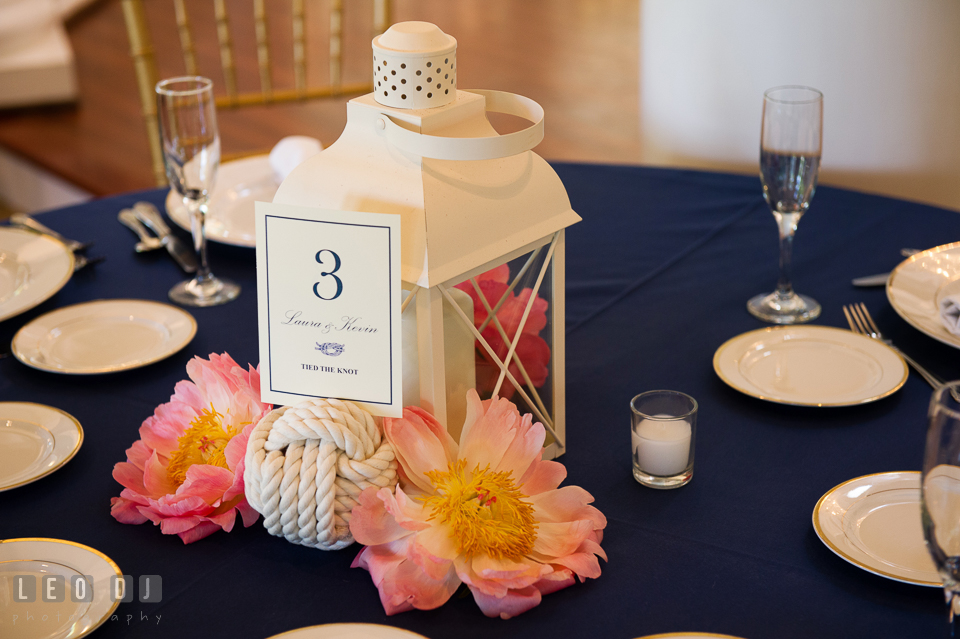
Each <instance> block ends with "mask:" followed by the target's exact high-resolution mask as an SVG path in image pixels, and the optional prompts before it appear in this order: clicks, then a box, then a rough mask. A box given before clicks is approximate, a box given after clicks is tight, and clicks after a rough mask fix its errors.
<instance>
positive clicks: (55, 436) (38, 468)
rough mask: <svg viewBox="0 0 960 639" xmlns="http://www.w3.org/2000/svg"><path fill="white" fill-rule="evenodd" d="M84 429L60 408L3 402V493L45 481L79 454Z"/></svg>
mask: <svg viewBox="0 0 960 639" xmlns="http://www.w3.org/2000/svg"><path fill="white" fill-rule="evenodd" d="M81 444H83V428H82V427H81V426H80V422H78V421H77V420H76V418H75V417H73V416H72V415H70V414H68V413H65V412H63V411H62V410H60V409H58V408H53V407H51V406H44V405H43V404H32V403H29V402H0V492H2V491H5V490H10V489H12V488H17V487H18V486H23V485H26V484H29V483H30V482H34V481H37V480H38V479H40V478H41V477H46V476H47V475H49V474H50V473H52V472H53V471H55V470H57V469H59V468H61V467H62V466H63V465H64V464H66V463H67V462H68V461H70V460H71V459H73V456H74V455H76V454H77V451H78V450H80V446H81Z"/></svg>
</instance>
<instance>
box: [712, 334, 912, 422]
mask: <svg viewBox="0 0 960 639" xmlns="http://www.w3.org/2000/svg"><path fill="white" fill-rule="evenodd" d="M713 369H714V370H715V371H716V373H717V375H719V376H720V379H722V380H723V381H724V382H725V383H726V384H728V385H729V386H731V387H733V388H735V389H736V390H738V391H740V392H741V393H745V394H747V395H750V396H751V397H756V398H758V399H763V400H766V401H770V402H776V403H778V404H791V405H795V406H852V405H855V404H863V403H866V402H872V401H875V400H878V399H880V398H881V397H886V396H887V395H890V394H891V393H893V392H895V391H896V390H897V389H899V388H900V387H901V386H903V384H904V382H906V381H907V365H906V363H905V362H904V361H903V358H902V357H900V355H898V354H897V353H896V352H895V351H894V350H893V349H891V348H890V347H889V346H887V345H886V344H884V343H883V342H880V341H878V340H874V339H871V338H869V337H865V336H863V335H857V334H856V333H853V332H851V331H846V330H842V329H839V328H832V327H829V326H773V327H770V328H761V329H758V330H755V331H750V332H748V333H743V334H742V335H737V336H736V337H734V338H732V339H729V340H727V341H726V342H725V343H724V344H723V345H722V346H720V348H718V349H717V352H716V353H715V354H714V356H713Z"/></svg>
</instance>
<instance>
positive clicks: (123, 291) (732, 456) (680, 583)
mask: <svg viewBox="0 0 960 639" xmlns="http://www.w3.org/2000/svg"><path fill="white" fill-rule="evenodd" d="M556 170H557V172H558V173H559V175H560V177H561V178H562V179H563V181H564V184H565V185H566V187H567V190H568V192H569V194H570V199H571V202H572V204H573V207H574V209H575V210H576V211H577V212H578V213H580V215H581V216H582V217H583V222H582V223H580V224H578V225H576V226H574V227H572V228H571V229H569V231H568V234H567V245H568V248H567V282H568V284H567V309H568V311H567V328H568V338H567V349H568V355H567V379H568V386H567V412H568V420H567V436H568V452H567V453H566V455H564V456H563V457H562V458H561V461H562V462H564V463H565V465H566V466H567V469H568V473H569V474H568V480H567V482H568V483H572V484H577V485H580V486H583V487H584V488H585V489H587V490H588V491H590V492H591V493H592V494H593V495H594V496H595V497H596V505H597V506H598V507H599V508H600V510H602V511H603V512H604V514H606V516H607V517H608V519H609V525H608V527H607V529H606V534H605V537H604V540H603V547H604V549H605V550H606V552H607V553H608V555H609V562H608V563H605V564H603V574H602V576H601V577H600V578H599V579H597V580H593V581H589V582H587V583H585V584H577V585H575V586H573V587H571V588H568V589H566V590H563V591H560V592H558V593H555V594H551V595H549V596H546V597H544V600H543V603H542V604H541V605H540V606H538V607H537V608H534V609H533V610H531V611H530V612H527V613H525V614H523V615H521V616H520V617H517V618H515V619H512V620H509V621H502V620H499V619H488V618H486V617H484V616H483V615H482V614H481V613H480V611H479V609H478V608H477V606H476V604H475V603H474V602H473V599H472V597H470V596H465V597H461V596H458V595H455V596H454V597H453V598H452V599H451V601H449V602H448V603H447V604H446V605H444V606H443V607H441V608H440V609H438V610H435V611H431V612H421V611H414V612H408V613H403V614H401V615H398V616H394V617H387V616H385V614H384V613H383V610H382V608H381V606H380V602H379V599H378V595H377V591H376V589H375V587H374V586H373V583H372V582H371V580H370V576H369V574H368V573H367V572H366V571H363V570H359V569H350V567H349V565H350V562H351V561H352V560H353V558H354V556H355V555H356V552H357V551H358V547H351V548H349V549H346V550H342V551H339V552H322V551H317V550H311V549H307V548H303V547H300V546H294V545H291V544H288V543H285V542H284V541H282V540H280V539H277V538H275V537H270V536H269V535H268V534H267V533H266V531H265V530H263V528H262V526H261V524H260V523H257V524H256V525H255V526H254V527H251V528H247V529H244V528H242V527H239V526H238V528H237V529H235V530H234V531H233V532H232V533H230V534H225V533H222V532H219V533H216V534H214V535H212V536H211V537H208V538H207V539H204V540H202V541H200V542H198V543H194V544H190V545H186V546H184V545H183V544H182V543H181V542H180V540H179V539H178V538H177V537H175V536H166V535H162V534H161V533H160V531H159V529H157V528H155V527H153V526H152V525H150V524H146V525H142V526H129V525H123V524H119V523H117V522H116V521H114V519H113V518H112V517H111V516H110V513H109V510H110V498H111V497H113V496H115V495H117V494H119V492H120V486H119V485H118V484H117V483H116V482H115V481H114V480H113V479H112V477H111V471H112V468H113V465H114V464H115V463H116V462H118V461H122V460H124V459H125V455H124V451H125V449H126V448H127V447H128V446H129V445H130V444H131V443H132V442H133V441H134V440H135V439H137V429H138V428H139V426H140V424H141V422H142V421H143V420H144V419H145V418H146V417H148V416H149V415H151V414H152V411H153V409H154V407H155V406H157V405H158V404H160V403H162V402H165V401H167V400H168V398H169V396H170V394H171V393H172V391H173V387H174V385H175V384H176V382H177V381H179V380H180V379H183V378H184V377H185V368H184V367H185V365H186V363H187V361H188V360H189V359H190V358H191V357H193V356H195V355H201V356H207V355H208V354H210V353H213V352H217V353H220V352H228V353H230V354H231V355H232V356H233V357H234V358H235V359H236V360H237V361H238V362H240V363H241V364H246V363H248V362H250V363H254V364H255V363H256V362H257V360H258V345H257V332H256V322H257V314H256V289H255V264H254V262H255V258H254V252H253V251H252V250H250V249H244V248H237V247H230V246H224V245H218V244H211V247H210V259H211V262H212V264H213V266H214V270H215V272H216V273H218V274H220V275H222V276H225V277H230V278H233V279H234V280H236V281H238V282H239V283H240V284H241V285H242V286H243V293H242V294H241V296H240V298H239V299H238V300H236V301H235V302H232V303H231V304H228V305H225V306H222V307H218V308H212V309H191V310H190V312H191V313H193V315H194V316H195V317H196V319H197V322H198V324H199V330H198V332H197V335H196V337H195V339H194V340H193V341H192V342H191V343H190V344H189V345H188V346H187V347H186V348H185V349H184V350H183V351H181V352H179V353H177V354H176V355H174V356H172V357H170V358H168V359H166V360H164V361H161V362H158V363H156V364H153V365H150V366H147V367H145V368H142V369H138V370H133V371H129V372H124V373H122V374H114V375H102V376H90V377H77V376H65V375H56V374H51V373H45V372H40V371H36V370H33V369H30V368H28V367H26V366H24V365H23V364H21V363H20V362H18V361H17V360H16V359H14V358H13V357H8V358H6V359H0V400H4V401H10V400H17V401H30V402H38V403H43V404H49V405H52V406H56V407H58V408H61V409H63V410H65V411H67V412H68V413H71V414H72V415H74V416H75V417H77V418H78V419H79V421H80V422H81V423H82V425H83V427H84V430H85V434H86V439H85V441H84V445H83V447H82V449H81V450H80V452H79V453H78V454H77V456H76V457H75V458H74V459H73V460H72V461H70V462H69V463H68V464H67V465H66V466H65V467H64V468H62V469H61V470H59V471H57V472H55V473H53V474H52V475H50V476H48V477H46V478H44V479H42V480H40V481H37V482H35V483H33V484H30V485H27V486H24V487H21V488H17V489H15V490H11V491H8V492H4V493H0V538H15V537H54V538H62V539H68V540H72V541H76V542H79V543H83V544H87V545H89V546H92V547H94V548H97V549H99V550H101V551H102V552H104V553H106V554H107V555H109V556H110V557H112V558H113V559H114V560H115V561H116V562H117V563H118V564H119V565H120V567H121V568H122V570H123V571H124V572H125V573H126V574H129V575H133V576H135V577H136V576H138V575H161V576H162V578H163V601H162V602H160V603H157V604H140V603H136V602H134V603H126V604H121V605H120V607H119V608H118V609H117V615H118V616H117V618H116V619H112V620H109V621H107V622H106V623H105V624H104V625H103V626H102V627H101V628H100V629H99V630H97V631H96V635H95V636H98V637H114V636H124V637H151V638H156V637H174V636H176V637H205V636H232V637H240V638H246V637H249V638H263V637H267V636H270V635H273V634H276V633H279V632H282V631H285V630H289V629H293V628H297V627H301V626H308V625H314V624H321V623H331V622H360V621H362V622H371V623H381V624H389V625H394V626H398V627H403V628H407V629H410V630H413V631H415V632H419V633H421V634H423V635H425V636H427V637H431V638H432V639H443V638H448V637H449V638H457V639H465V638H468V637H488V636H498V637H525V638H529V637H566V636H604V637H618V638H629V637H637V636H641V635H646V634H653V633H663V632H673V631H680V630H696V631H701V632H714V633H725V634H730V635H736V636H740V637H746V638H750V639H774V638H776V639H789V638H793V637H796V638H798V639H799V638H803V639H808V638H809V637H818V638H830V637H837V638H840V637H842V638H847V637H852V636H861V637H868V636H869V637H938V636H947V632H948V631H947V627H946V614H947V613H946V607H945V605H944V602H943V597H942V594H941V592H940V590H939V589H934V588H923V587H919V586H912V585H906V584H901V583H897V582H894V581H891V580H888V579H884V578H882V577H878V576H875V575H872V574H869V573H867V572H865V571H863V570H860V569H859V568H857V567H855V566H852V565H850V564H848V563H846V562H845V561H843V560H842V559H840V558H838V557H837V556H835V555H834V554H833V553H832V552H831V551H830V550H828V549H827V548H826V547H825V546H824V545H823V544H822V543H821V542H820V541H819V539H818V538H817V536H816V534H815V533H814V530H813V527H812V525H811V514H812V511H813V507H814V505H815V504H816V502H817V500H818V499H819V498H820V497H821V496H822V495H823V494H824V493H825V492H826V491H828V490H829V489H831V488H832V487H834V486H836V485H837V484H839V483H841V482H843V481H845V480H847V479H851V478H854V477H857V476H860V475H865V474H869V473H877V472H884V471H895V470H918V469H919V467H920V463H921V454H922V450H923V434H924V430H925V426H926V423H925V413H926V405H927V402H928V400H929V397H930V388H929V387H928V386H926V384H925V383H924V382H923V381H922V380H921V379H920V378H919V377H918V376H915V375H911V376H910V378H909V379H908V381H907V383H906V385H905V386H904V387H903V388H902V389H901V390H900V391H899V392H897V393H895V394H894V395H892V396H890V397H888V398H885V399H883V400H880V401H877V402H875V403H872V404H867V405H863V406H857V407H849V408H832V409H817V408H802V407H790V406H781V405H777V404H772V403H767V402H763V401H760V400H757V399H753V398H750V397H747V396H745V395H742V394H740V393H738V392H737V391H735V390H733V389H731V388H728V387H727V386H725V385H724V384H723V383H722V382H721V381H720V380H719V379H718V378H717V376H716V375H715V374H714V372H713V368H712V357H713V354H714V352H715V351H716V349H717V347H719V346H720V345H721V344H722V343H723V342H724V341H726V340H727V339H728V338H730V337H732V336H734V335H737V334H739V333H742V332H744V331H748V330H751V329H755V328H759V327H761V326H762V324H761V323H760V322H759V321H757V320H756V319H754V318H753V317H751V316H750V315H749V314H748V313H747V311H746V308H745V303H746V300H747V299H748V298H750V297H751V296H753V295H755V294H757V293H760V292H766V291H769V290H772V288H773V286H774V283H775V281H776V276H777V273H776V264H777V234H776V227H775V223H774V221H773V219H772V217H771V215H770V213H769V211H768V210H767V207H766V205H765V204H764V202H763V199H762V197H761V194H760V193H761V191H760V184H759V180H758V179H756V178H754V177H744V176H732V175H721V174H713V173H702V172H694V171H677V170H662V169H651V168H638V167H611V166H591V165H576V164H558V165H556ZM140 199H146V200H150V201H152V202H154V203H156V204H157V205H162V202H163V199H164V193H163V192H161V191H147V192H143V193H134V194H127V195H122V196H118V197H112V198H108V199H103V200H99V201H96V202H91V203H89V204H85V205H82V206H77V207H72V208H68V209H62V210H58V211H53V212H50V213H46V214H44V215H42V216H41V218H40V219H41V220H42V221H43V222H45V223H47V224H48V225H49V226H51V227H54V228H56V229H58V230H60V231H61V232H63V233H64V234H65V235H68V236H70V237H73V238H76V239H80V240H93V241H95V245H94V247H93V248H92V249H90V253H91V254H93V255H105V256H106V257H107V260H106V262H104V263H102V264H100V265H98V266H96V267H94V268H91V269H87V270H85V271H82V272H81V273H79V274H77V275H76V276H75V277H74V278H73V279H72V280H71V281H70V282H69V283H68V284H67V285H66V286H65V287H64V288H63V289H62V290H61V291H60V292H59V293H58V294H56V295H55V296H54V297H53V298H51V299H50V300H48V301H47V302H45V303H43V304H41V305H40V306H39V307H37V308H35V309H33V310H31V311H29V312H27V313H24V314H22V315H20V316H18V317H15V318H12V319H9V320H6V321H4V322H2V323H0V340H2V342H3V343H9V340H10V339H11V338H12V336H13V334H14V333H15V332H16V330H17V329H19V328H20V327H21V326H23V325H24V324H25V323H27V322H29V321H30V320H32V319H34V318H35V317H37V316H39V315H41V314H43V313H45V312H47V311H50V310H53V309H55V308H59V307H62V306H66V305H69V304H75V303H79V302H85V301H88V300H94V299H101V298H144V299H155V300H161V301H165V300H166V292H167V290H168V289H169V288H170V287H171V286H172V285H173V284H174V283H176V282H177V281H179V280H180V279H181V277H182V274H181V273H180V271H179V270H178V269H177V267H176V266H175V265H174V263H173V262H172V261H171V260H170V259H169V257H167V256H166V255H165V254H162V253H153V254H147V255H137V254H135V253H134V252H133V251H132V245H133V236H132V235H131V234H130V232H129V231H128V230H127V229H125V228H123V227H122V226H121V225H120V224H119V223H117V221H116V215H117V212H118V211H119V210H120V209H121V208H123V207H125V206H128V205H130V204H132V203H133V202H134V201H136V200H140ZM184 236H185V234H184ZM957 239H960V215H958V214H957V213H955V212H951V211H945V210H942V209H936V208H933V207H929V206H923V205H919V204H914V203H908V202H903V201H898V200H893V199H888V198H882V197H876V196H871V195H865V194H860V193H854V192H850V191H845V190H841V189H835V188H827V187H821V188H820V189H818V190H817V193H816V197H815V198H814V201H813V204H812V206H811V208H810V212H809V213H808V215H807V216H805V217H804V219H803V220H802V221H801V223H800V229H799V232H798V235H797V239H796V243H795V253H794V266H795V269H794V282H795V284H796V288H797V289H798V290H799V291H801V292H803V293H806V294H809V295H811V296H813V297H815V298H816V299H817V300H819V301H820V302H821V303H822V305H823V309H824V310H823V315H822V317H821V318H820V319H819V320H817V322H816V323H818V324H822V325H827V326H838V327H846V322H845V320H844V317H843V314H842V312H841V305H842V304H845V303H849V302H855V301H863V302H866V303H867V305H868V307H869V308H870V309H871V311H872V313H873V315H874V317H875V319H876V320H877V322H878V323H879V324H880V325H881V327H882V328H883V330H884V331H885V332H887V333H889V335H890V336H891V337H892V338H893V339H894V341H895V342H897V343H898V345H900V346H901V347H902V348H903V349H904V350H906V351H907V352H909V353H910V354H912V355H913V356H914V357H915V358H916V359H918V360H920V361H922V362H924V363H925V364H927V365H929V367H930V368H931V369H932V370H933V371H934V372H936V373H938V374H940V375H941V376H942V377H945V378H958V377H960V358H958V352H957V351H956V350H954V349H952V348H950V347H948V346H945V345H943V344H940V343H939V342H936V341H934V340H932V339H930V338H928V337H926V336H925V335H923V334H921V333H919V332H917V331H916V330H914V329H912V328H911V327H910V326H909V325H907V324H906V323H905V322H904V321H903V320H901V319H900V318H899V316H897V315H896V313H895V312H894V311H893V309H892V308H891V307H890V306H889V304H888V303H887V301H886V297H885V295H884V291H883V289H882V288H877V289H871V290H861V289H854V288H853V287H852V286H851V285H850V279H851V278H852V277H856V276H860V275H865V274H872V273H876V272H882V271H887V270H890V269H891V268H892V267H894V266H895V265H896V264H897V263H898V261H899V260H900V259H901V258H900V257H899V250H900V248H902V247H915V248H927V247H931V246H935V245H939V244H944V243H947V242H951V241H955V240H957ZM656 388H669V389H675V390H680V391H684V392H686V393H689V394H691V395H693V396H694V397H695V398H696V399H697V400H698V402H699V404H700V417H699V432H698V439H697V462H696V471H695V475H694V478H693V481H692V482H691V483H690V484H689V485H688V486H686V487H684V488H682V489H679V490H674V491H655V490H651V489H647V488H644V487H642V486H640V485H639V484H637V483H636V482H635V481H634V479H633V477H632V475H631V462H630V436H629V409H628V403H629V400H630V398H631V397H632V396H633V395H635V394H637V393H639V392H642V391H645V390H651V389H656ZM158 616H159V622H158V621H157V617H158Z"/></svg>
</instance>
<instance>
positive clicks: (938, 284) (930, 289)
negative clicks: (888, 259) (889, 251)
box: [887, 242, 960, 348]
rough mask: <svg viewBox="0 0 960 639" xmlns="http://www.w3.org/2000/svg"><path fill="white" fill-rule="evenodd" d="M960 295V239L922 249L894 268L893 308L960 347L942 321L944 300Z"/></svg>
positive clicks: (959, 340) (921, 328) (890, 284)
mask: <svg viewBox="0 0 960 639" xmlns="http://www.w3.org/2000/svg"><path fill="white" fill-rule="evenodd" d="M958 294H960V242H954V243H953V244H944V245H943V246H936V247H934V248H932V249H927V250H926V251H921V252H919V253H917V254H915V255H913V256H911V257H909V258H907V259H906V260H904V261H903V262H901V263H900V264H899V265H898V266H897V268H895V269H893V272H892V273H890V277H889V278H888V279H887V299H888V300H890V305H891V306H892V307H893V310H895V311H896V312H897V314H898V315H899V316H900V317H902V318H903V319H904V320H905V321H906V322H907V323H908V324H910V325H911V326H913V327H914V328H915V329H917V330H918V331H921V332H922V333H926V334H927V335H929V336H930V337H932V338H933V339H935V340H939V341H941V342H943V343H944V344H949V345H950V346H953V347H954V348H960V336H958V335H954V334H953V333H951V332H950V331H948V330H947V328H946V327H945V326H944V325H943V322H942V321H941V320H940V300H942V299H943V298H945V297H948V296H950V295H958Z"/></svg>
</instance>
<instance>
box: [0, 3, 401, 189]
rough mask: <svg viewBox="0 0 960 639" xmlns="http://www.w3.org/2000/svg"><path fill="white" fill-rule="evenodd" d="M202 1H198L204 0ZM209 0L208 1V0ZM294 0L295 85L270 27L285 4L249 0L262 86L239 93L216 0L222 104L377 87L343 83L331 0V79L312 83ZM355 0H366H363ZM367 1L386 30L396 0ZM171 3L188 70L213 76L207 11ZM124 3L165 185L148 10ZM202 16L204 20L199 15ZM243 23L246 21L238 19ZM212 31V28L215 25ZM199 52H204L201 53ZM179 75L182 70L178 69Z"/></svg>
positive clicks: (377, 29)
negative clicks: (283, 70) (280, 67)
mask: <svg viewBox="0 0 960 639" xmlns="http://www.w3.org/2000/svg"><path fill="white" fill-rule="evenodd" d="M197 1H198V2H199V0H197ZM205 1H206V2H209V0H205ZM289 1H290V5H289V6H290V9H291V21H292V24H291V26H292V36H293V87H292V88H286V87H283V88H277V87H274V84H273V80H274V76H273V66H272V59H271V50H270V49H271V43H270V35H269V29H268V27H269V24H268V12H269V11H271V10H273V11H275V14H274V15H275V16H276V15H277V14H282V13H283V11H282V9H280V8H279V7H277V6H275V0H274V2H271V1H270V0H245V4H247V6H251V3H252V8H253V25H254V31H255V36H256V50H257V69H258V72H259V76H260V91H258V92H244V93H240V92H239V90H238V85H237V67H238V64H237V58H236V57H235V54H234V46H233V38H232V35H231V30H230V20H229V16H228V10H227V0H213V8H214V18H215V24H216V33H217V46H218V49H219V54H220V66H221V69H222V71H223V81H222V83H218V84H219V86H220V88H219V90H218V95H217V97H216V104H217V108H220V109H232V108H237V107H245V106H250V105H254V104H264V103H280V102H293V101H299V100H311V99H314V98H326V97H331V96H337V95H349V94H361V93H367V92H369V91H370V90H372V88H373V87H372V83H371V82H370V80H369V79H368V80H365V81H363V82H350V83H346V84H345V83H344V82H343V46H344V45H343V43H344V36H343V29H344V20H343V0H328V3H327V6H328V7H329V52H328V55H329V64H330V79H329V82H328V83H327V84H326V85H323V86H308V85H307V70H308V69H307V43H306V38H307V29H306V26H305V20H306V7H305V5H306V2H305V1H304V0H289ZM355 1H356V2H362V1H363V0H355ZM367 1H368V2H371V3H372V5H373V24H372V31H373V35H374V36H376V35H379V34H380V33H383V32H384V31H385V30H386V29H387V27H388V26H389V25H390V23H391V19H392V16H391V4H392V0H367ZM0 2H2V0H0ZM164 4H166V6H167V7H169V6H170V4H169V3H160V2H158V3H155V4H153V5H151V12H152V11H154V10H158V9H155V8H154V7H159V6H163V5H164ZM172 4H173V9H174V13H175V17H176V25H177V32H178V35H179V40H180V52H181V55H182V57H183V64H184V72H185V75H201V74H202V75H210V74H209V73H203V72H202V71H201V70H200V68H199V64H198V63H197V57H198V56H197V50H196V46H195V38H196V37H197V36H199V35H203V34H205V33H207V32H208V31H207V30H205V29H204V27H205V26H206V27H207V28H208V29H209V23H204V22H203V18H206V17H207V16H206V14H195V15H194V19H196V20H198V21H197V22H196V23H195V25H194V24H192V23H191V21H190V16H189V15H188V12H187V6H186V5H187V4H188V1H187V0H172ZM122 6H123V14H124V20H125V22H126V26H127V36H128V38H129V40H130V55H131V57H132V58H133V63H134V69H135V71H136V76H137V88H138V92H139V94H140V101H141V104H142V107H143V118H144V123H145V124H146V129H147V138H148V141H149V144H150V155H151V160H152V165H153V171H154V175H155V177H156V179H157V184H158V185H160V186H162V185H165V184H166V183H167V180H166V173H165V170H164V165H163V150H162V148H161V146H160V131H159V125H158V122H157V101H156V93H155V87H156V84H157V80H158V79H159V73H158V71H157V62H156V56H155V54H154V48H153V45H152V42H151V38H150V31H149V29H148V21H147V15H148V14H147V13H145V11H144V2H143V0H122ZM207 6H209V5H207ZM311 6H312V5H311ZM151 15H152V13H151ZM198 15H199V19H198V17H197V16H198ZM311 15H312V14H311ZM242 23H243V21H241V22H237V23H235V24H242ZM246 24H249V22H246ZM210 31H211V32H212V30H210ZM238 33H239V32H238ZM288 33H290V32H288ZM240 36H243V37H241V44H243V42H247V41H249V34H248V33H246V32H244V33H241V34H240ZM201 39H202V38H201ZM171 40H172V38H170V39H167V40H163V39H161V41H162V42H171ZM284 40H285V38H284ZM274 44H276V43H274ZM284 46H286V45H284ZM206 51H207V50H206V49H204V48H203V47H202V46H201V54H203V53H205V52H206ZM241 53H242V54H243V56H244V58H243V59H241V62H244V64H241V65H239V66H240V68H241V69H244V70H246V69H247V68H248V65H247V64H246V61H247V58H246V56H247V53H246V49H243V50H242V51H241ZM200 57H203V56H202V55H201V56H200ZM175 75H179V73H177V74H175ZM228 155H229V154H224V157H228Z"/></svg>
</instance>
